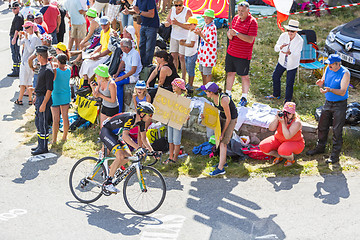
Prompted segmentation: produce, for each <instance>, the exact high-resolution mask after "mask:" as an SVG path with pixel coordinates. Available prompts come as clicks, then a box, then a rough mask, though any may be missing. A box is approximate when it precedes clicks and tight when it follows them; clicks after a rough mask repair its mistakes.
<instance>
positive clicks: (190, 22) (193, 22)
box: [186, 17, 198, 25]
mask: <svg viewBox="0 0 360 240" xmlns="http://www.w3.org/2000/svg"><path fill="white" fill-rule="evenodd" d="M186 23H187V24H196V25H197V24H198V20H197V18H196V17H189V19H188V20H187V22H186Z"/></svg>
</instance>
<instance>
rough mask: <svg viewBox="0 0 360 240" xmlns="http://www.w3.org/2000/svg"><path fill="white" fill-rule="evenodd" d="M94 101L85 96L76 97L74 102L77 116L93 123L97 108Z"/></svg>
mask: <svg viewBox="0 0 360 240" xmlns="http://www.w3.org/2000/svg"><path fill="white" fill-rule="evenodd" d="M95 103H96V101H91V100H89V99H87V98H84V97H80V96H79V95H78V96H77V98H76V104H77V105H78V113H79V116H80V117H82V118H83V119H85V120H87V121H89V122H91V123H94V122H95V120H96V116H97V111H98V108H97V106H95Z"/></svg>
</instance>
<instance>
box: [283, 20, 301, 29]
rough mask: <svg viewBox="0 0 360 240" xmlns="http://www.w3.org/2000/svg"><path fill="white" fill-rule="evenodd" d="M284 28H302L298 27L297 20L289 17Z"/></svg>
mask: <svg viewBox="0 0 360 240" xmlns="http://www.w3.org/2000/svg"><path fill="white" fill-rule="evenodd" d="M284 28H286V29H287V30H290V31H301V30H302V29H300V28H299V21H296V20H293V19H291V20H290V21H289V25H285V26H284Z"/></svg>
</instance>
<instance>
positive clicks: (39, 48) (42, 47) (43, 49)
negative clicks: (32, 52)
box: [35, 45, 49, 53]
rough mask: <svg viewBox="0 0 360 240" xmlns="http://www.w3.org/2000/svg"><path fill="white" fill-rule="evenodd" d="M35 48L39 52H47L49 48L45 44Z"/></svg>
mask: <svg viewBox="0 0 360 240" xmlns="http://www.w3.org/2000/svg"><path fill="white" fill-rule="evenodd" d="M35 49H36V52H37V53H40V52H47V51H48V49H49V48H48V47H47V46H45V45H41V46H37V47H36V48H35Z"/></svg>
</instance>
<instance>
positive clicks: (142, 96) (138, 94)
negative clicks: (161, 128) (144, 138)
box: [133, 80, 151, 146]
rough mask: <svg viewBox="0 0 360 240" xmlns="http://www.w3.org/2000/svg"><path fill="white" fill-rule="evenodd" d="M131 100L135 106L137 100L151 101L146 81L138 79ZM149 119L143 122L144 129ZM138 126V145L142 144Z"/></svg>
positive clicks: (148, 123)
mask: <svg viewBox="0 0 360 240" xmlns="http://www.w3.org/2000/svg"><path fill="white" fill-rule="evenodd" d="M133 102H134V107H135V108H136V106H137V105H138V103H139V102H151V97H150V94H149V93H148V92H147V90H146V83H145V81H143V80H138V81H137V82H136V84H135V88H134V94H133ZM150 122H151V120H150V121H146V122H145V129H147V128H148V127H149V125H150ZM139 133H140V128H139V131H138V144H139V146H142V143H141V138H140V135H139Z"/></svg>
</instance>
